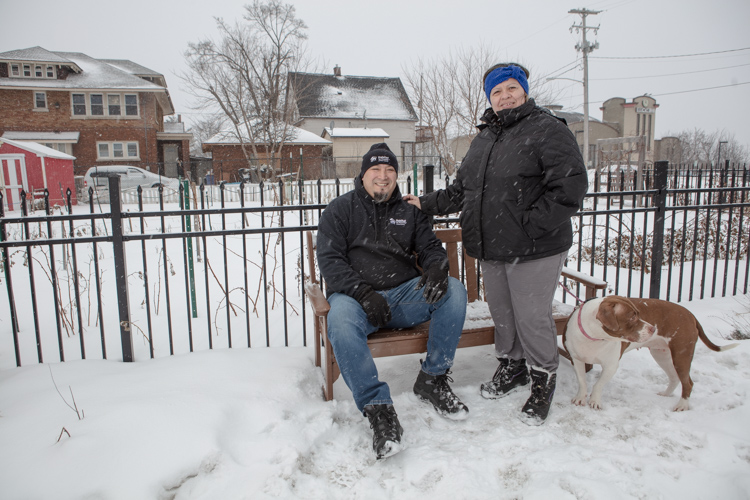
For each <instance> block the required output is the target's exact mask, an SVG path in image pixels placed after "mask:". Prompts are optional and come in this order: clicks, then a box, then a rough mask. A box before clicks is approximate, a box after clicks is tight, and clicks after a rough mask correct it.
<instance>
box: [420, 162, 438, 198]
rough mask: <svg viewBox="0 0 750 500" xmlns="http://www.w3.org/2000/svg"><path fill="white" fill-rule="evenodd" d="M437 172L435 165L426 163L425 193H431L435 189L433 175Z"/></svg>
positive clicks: (423, 178) (424, 175)
mask: <svg viewBox="0 0 750 500" xmlns="http://www.w3.org/2000/svg"><path fill="white" fill-rule="evenodd" d="M434 173H435V165H425V166H424V172H423V174H422V175H423V177H422V192H423V193H424V194H427V193H431V192H433V191H434V190H435V187H434V186H435V185H434V180H433V175H434Z"/></svg>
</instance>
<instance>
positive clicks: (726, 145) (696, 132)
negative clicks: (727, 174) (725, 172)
mask: <svg viewBox="0 0 750 500" xmlns="http://www.w3.org/2000/svg"><path fill="white" fill-rule="evenodd" d="M666 135H667V136H674V137H677V138H678V139H679V141H680V150H681V156H680V158H679V159H678V162H679V163H681V164H688V165H692V164H695V163H698V164H701V163H703V164H708V163H713V164H716V163H717V162H721V163H724V161H726V160H729V162H730V163H740V164H741V163H747V162H748V161H750V151H748V149H747V147H745V146H743V145H741V144H740V143H739V142H738V141H737V139H736V138H735V136H734V134H731V133H729V132H727V131H725V130H722V131H714V132H706V131H705V130H703V129H699V128H694V129H692V130H683V131H682V132H679V133H677V134H673V133H667V134H666ZM720 142H721V143H722V144H721V159H719V143H720Z"/></svg>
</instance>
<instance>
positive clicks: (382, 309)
mask: <svg viewBox="0 0 750 500" xmlns="http://www.w3.org/2000/svg"><path fill="white" fill-rule="evenodd" d="M357 302H359V303H360V305H361V306H362V309H364V310H365V312H366V313H367V321H369V322H370V323H372V324H373V325H374V326H377V327H378V328H380V327H382V326H385V324H386V323H388V322H389V321H390V320H391V307H390V306H389V305H388V301H387V300H385V297H383V296H382V295H380V294H379V293H378V292H376V291H375V290H373V289H372V288H370V287H368V290H366V291H364V292H363V293H361V294H360V295H359V296H358V298H357Z"/></svg>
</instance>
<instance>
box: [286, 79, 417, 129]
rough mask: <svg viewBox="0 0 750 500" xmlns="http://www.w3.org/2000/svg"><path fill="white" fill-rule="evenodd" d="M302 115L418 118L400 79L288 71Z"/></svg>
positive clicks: (316, 116)
mask: <svg viewBox="0 0 750 500" xmlns="http://www.w3.org/2000/svg"><path fill="white" fill-rule="evenodd" d="M289 81H290V84H291V88H292V89H294V92H295V99H296V103H297V108H298V111H299V115H300V117H302V118H331V119H363V118H370V119H377V120H412V121H416V120H417V114H416V113H415V112H414V107H413V106H412V105H411V102H410V101H409V97H408V96H407V94H406V90H405V89H404V86H403V85H402V84H401V80H400V79H399V78H380V77H370V76H334V75H324V74H315V73H289Z"/></svg>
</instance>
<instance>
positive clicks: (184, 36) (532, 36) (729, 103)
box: [0, 0, 750, 146]
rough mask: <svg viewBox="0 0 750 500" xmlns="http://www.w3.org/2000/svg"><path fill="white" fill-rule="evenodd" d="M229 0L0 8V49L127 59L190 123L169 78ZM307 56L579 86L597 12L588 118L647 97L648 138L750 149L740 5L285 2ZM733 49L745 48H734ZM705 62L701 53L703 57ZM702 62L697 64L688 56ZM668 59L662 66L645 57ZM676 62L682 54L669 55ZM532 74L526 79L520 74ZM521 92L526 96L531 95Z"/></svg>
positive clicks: (566, 97)
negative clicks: (723, 141)
mask: <svg viewBox="0 0 750 500" xmlns="http://www.w3.org/2000/svg"><path fill="white" fill-rule="evenodd" d="M246 3H249V2H243V1H242V0H129V1H128V2H125V3H123V2H102V1H100V0H23V1H21V0H0V19H2V23H1V24H0V52H5V51H8V50H14V49H22V48H27V47H33V46H37V45H39V46H41V47H44V48H45V49H47V50H51V51H71V52H83V53H85V54H88V55H90V56H92V57H96V58H102V59H104V58H113V59H130V60H132V61H134V62H136V63H139V64H141V65H143V66H146V67H148V68H150V69H153V70H155V71H158V72H160V73H163V74H164V75H165V77H166V79H167V84H168V86H169V90H170V94H171V96H172V100H173V102H174V105H175V108H176V110H177V113H179V114H181V115H182V116H183V120H184V121H188V122H189V121H190V118H191V117H194V116H196V115H195V111H194V110H193V109H191V102H190V98H189V96H187V95H186V94H185V92H183V90H182V88H181V86H182V85H183V84H182V82H181V81H180V80H179V79H178V78H177V77H176V76H175V75H176V74H177V73H179V72H181V71H183V70H184V57H183V54H184V52H185V50H186V48H187V44H188V42H191V41H198V40H199V39H202V38H205V37H212V36H215V35H216V23H215V20H214V17H222V18H224V19H225V20H228V21H231V20H235V19H239V18H241V16H242V14H243V10H244V9H243V5H245V4H246ZM291 3H293V4H294V5H295V6H296V8H297V14H298V17H300V18H301V19H303V20H304V21H305V22H306V23H307V25H308V27H309V30H308V35H309V40H308V42H309V49H310V52H311V54H312V55H313V56H316V57H319V58H321V59H323V60H325V61H327V62H328V66H330V70H331V71H332V68H333V66H334V65H335V64H338V65H339V66H341V68H342V72H343V74H344V75H358V76H385V77H394V76H402V73H403V71H402V68H403V67H405V66H408V65H409V64H410V62H414V61H416V60H417V59H418V58H420V57H421V58H431V57H440V56H441V55H442V54H445V53H446V52H448V51H449V50H451V49H456V48H459V47H462V46H463V47H472V46H476V45H477V44H478V43H479V42H480V41H484V42H486V43H490V44H493V45H494V46H495V47H497V48H498V49H500V50H501V51H502V53H503V54H504V55H505V58H506V59H507V60H516V61H519V62H521V63H524V64H525V65H527V66H528V67H530V69H532V71H533V72H534V73H535V74H536V75H537V76H539V75H545V76H546V75H555V76H562V77H565V78H571V79H573V80H581V79H582V75H583V72H582V65H581V64H576V60H579V62H580V54H579V53H578V52H576V50H575V45H576V43H577V42H578V41H580V34H579V33H576V31H575V30H574V31H573V32H572V33H571V31H570V28H571V26H573V25H574V24H580V20H581V18H580V16H577V15H572V14H568V11H569V10H571V9H577V8H583V7H585V8H587V9H590V10H599V11H601V13H600V14H598V15H595V16H589V17H588V21H587V23H588V24H589V25H594V26H600V29H599V31H598V33H597V34H596V35H594V33H593V32H589V35H588V38H589V40H595V41H598V42H599V48H598V49H597V50H595V51H594V52H592V53H591V55H590V64H589V78H590V86H589V101H590V109H589V111H590V116H592V117H593V118H596V119H601V118H602V115H601V111H600V110H599V107H600V106H601V103H602V102H603V101H605V100H606V99H608V98H610V97H623V98H626V99H627V100H628V101H630V100H631V99H632V98H634V97H637V96H639V95H643V94H645V93H648V94H651V95H652V96H654V97H655V98H656V101H657V103H658V104H659V109H658V111H657V114H656V137H657V138H660V137H663V136H665V135H668V134H670V133H676V132H679V131H681V130H685V129H692V128H702V129H704V130H706V131H708V132H713V131H720V130H725V131H726V132H727V133H731V134H734V135H735V137H736V138H737V140H738V141H739V142H740V143H741V144H744V145H747V146H750V29H748V26H747V23H748V20H749V19H750V1H748V0H713V1H710V2H706V1H703V0H600V1H596V0H594V1H591V2H588V3H575V1H574V0H573V1H571V2H569V3H566V2H564V1H561V0H531V1H522V0H516V1H515V2H511V1H507V0H504V1H500V0H494V1H489V0H470V1H464V2H462V1H457V0H380V1H377V2H371V1H360V0H292V1H291ZM739 49H745V50H739ZM707 53H712V54H707ZM694 54H705V55H694ZM659 56H671V57H659ZM679 56H688V57H679ZM532 76H534V75H532ZM555 85H559V89H560V90H561V98H560V101H559V104H561V105H563V106H564V107H565V109H566V110H571V111H579V112H582V111H583V86H582V85H581V84H580V83H576V82H574V81H569V80H559V81H557V82H555ZM532 93H533V91H532Z"/></svg>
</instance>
